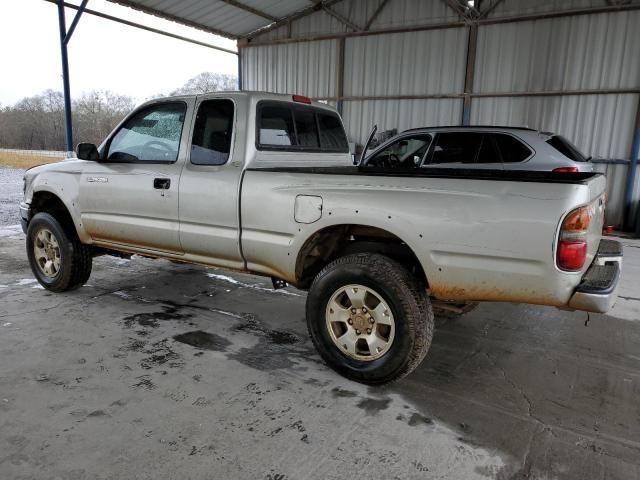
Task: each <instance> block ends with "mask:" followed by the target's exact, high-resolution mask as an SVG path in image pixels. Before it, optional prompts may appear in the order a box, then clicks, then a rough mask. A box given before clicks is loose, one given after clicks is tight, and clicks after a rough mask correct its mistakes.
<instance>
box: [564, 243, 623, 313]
mask: <svg viewBox="0 0 640 480" xmlns="http://www.w3.org/2000/svg"><path fill="white" fill-rule="evenodd" d="M621 266H622V244H621V243H620V242H616V241H614V240H601V241H600V246H599V247H598V254H597V255H596V258H595V259H594V260H593V263H592V264H591V266H590V267H589V269H588V270H587V271H586V272H585V274H584V276H583V277H582V280H581V282H580V285H578V287H577V288H576V291H575V292H574V294H573V296H572V297H571V300H569V307H570V308H573V309H575V310H584V311H586V312H595V313H606V312H608V311H609V310H611V307H613V304H614V303H615V302H616V299H617V298H618V293H617V290H618V281H619V280H620V268H621Z"/></svg>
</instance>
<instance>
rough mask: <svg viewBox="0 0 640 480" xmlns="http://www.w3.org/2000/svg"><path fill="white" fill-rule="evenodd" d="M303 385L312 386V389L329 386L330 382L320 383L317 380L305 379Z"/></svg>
mask: <svg viewBox="0 0 640 480" xmlns="http://www.w3.org/2000/svg"><path fill="white" fill-rule="evenodd" d="M304 383H305V384H306V385H313V386H314V387H326V386H327V385H329V384H330V383H331V382H329V381H328V380H327V381H324V382H322V381H320V380H318V379H317V378H307V379H306V380H305V381H304Z"/></svg>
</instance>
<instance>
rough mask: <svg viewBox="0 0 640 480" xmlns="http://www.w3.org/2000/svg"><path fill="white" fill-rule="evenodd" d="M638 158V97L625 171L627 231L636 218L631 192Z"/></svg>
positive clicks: (639, 128)
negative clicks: (627, 168)
mask: <svg viewBox="0 0 640 480" xmlns="http://www.w3.org/2000/svg"><path fill="white" fill-rule="evenodd" d="M638 156H640V96H638V107H637V110H636V123H635V126H634V130H633V140H632V142H631V157H630V158H629V170H628V171H627V185H626V188H625V191H624V218H625V222H626V227H627V229H628V230H633V229H634V226H635V225H636V219H635V218H632V217H633V216H634V215H633V214H634V212H635V216H638V213H639V212H638V207H636V208H635V209H634V208H633V191H634V187H635V184H636V172H637V168H638Z"/></svg>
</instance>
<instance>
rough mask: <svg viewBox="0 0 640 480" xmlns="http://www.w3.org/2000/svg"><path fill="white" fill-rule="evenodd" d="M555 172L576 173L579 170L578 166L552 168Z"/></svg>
mask: <svg viewBox="0 0 640 480" xmlns="http://www.w3.org/2000/svg"><path fill="white" fill-rule="evenodd" d="M551 171H552V172H553V173H575V172H578V171H579V170H578V167H560V168H554V169H553V170H551Z"/></svg>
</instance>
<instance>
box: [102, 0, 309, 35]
mask: <svg viewBox="0 0 640 480" xmlns="http://www.w3.org/2000/svg"><path fill="white" fill-rule="evenodd" d="M109 1H111V2H113V3H118V4H121V5H125V6H127V7H131V8H134V9H136V10H141V11H143V12H146V13H150V14H152V15H156V16H158V17H162V18H166V19H168V20H173V21H175V22H178V23H181V24H183V25H188V26H190V27H195V28H199V29H201V30H205V31H208V32H211V33H215V34H217V35H221V36H223V37H227V38H232V39H237V38H240V37H242V36H243V35H246V34H247V33H250V32H253V31H255V30H257V29H259V28H262V27H266V26H268V25H270V24H272V23H273V22H274V19H282V18H285V17H288V16H290V15H293V14H295V13H296V12H299V11H301V10H303V9H305V8H308V7H311V6H313V5H314V4H315V2H313V1H311V0H182V1H179V2H177V1H175V0H109ZM243 7H247V8H243Z"/></svg>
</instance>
